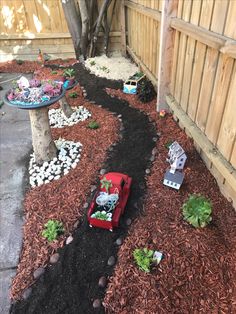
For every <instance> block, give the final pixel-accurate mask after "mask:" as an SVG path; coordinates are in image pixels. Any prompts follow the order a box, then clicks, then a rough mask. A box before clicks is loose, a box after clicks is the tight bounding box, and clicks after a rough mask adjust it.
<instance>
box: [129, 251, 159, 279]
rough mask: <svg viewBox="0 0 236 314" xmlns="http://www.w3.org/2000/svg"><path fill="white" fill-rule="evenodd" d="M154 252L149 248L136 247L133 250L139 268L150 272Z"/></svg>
mask: <svg viewBox="0 0 236 314" xmlns="http://www.w3.org/2000/svg"><path fill="white" fill-rule="evenodd" d="M153 254H154V251H153V250H149V249H147V248H143V249H135V250H134V251H133V257H134V260H135V262H136V264H137V265H138V267H139V269H141V270H142V271H145V272H147V273H149V272H150V270H151V265H152V263H153Z"/></svg>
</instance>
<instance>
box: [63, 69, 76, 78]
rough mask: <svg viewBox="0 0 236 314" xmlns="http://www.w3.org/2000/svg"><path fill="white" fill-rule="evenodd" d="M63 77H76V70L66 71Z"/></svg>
mask: <svg viewBox="0 0 236 314" xmlns="http://www.w3.org/2000/svg"><path fill="white" fill-rule="evenodd" d="M63 76H65V77H68V78H72V77H74V76H75V70H74V69H71V68H70V69H66V70H64V71H63Z"/></svg>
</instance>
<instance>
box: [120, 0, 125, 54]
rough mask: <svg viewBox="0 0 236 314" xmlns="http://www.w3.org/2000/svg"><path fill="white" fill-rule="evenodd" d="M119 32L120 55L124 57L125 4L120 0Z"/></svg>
mask: <svg viewBox="0 0 236 314" xmlns="http://www.w3.org/2000/svg"><path fill="white" fill-rule="evenodd" d="M120 31H121V53H122V55H123V56H124V57H125V56H126V21H125V4H124V0H121V6H120Z"/></svg>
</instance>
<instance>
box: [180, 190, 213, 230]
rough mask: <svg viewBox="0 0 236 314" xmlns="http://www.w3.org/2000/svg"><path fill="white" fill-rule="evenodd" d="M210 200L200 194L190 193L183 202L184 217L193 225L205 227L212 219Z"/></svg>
mask: <svg viewBox="0 0 236 314" xmlns="http://www.w3.org/2000/svg"><path fill="white" fill-rule="evenodd" d="M211 208H212V205H211V202H210V201H208V200H207V199H206V198H205V197H204V196H202V195H194V194H193V195H190V196H189V198H188V200H187V201H186V202H185V203H184V204H183V206H182V210H183V216H184V219H185V220H186V221H187V222H189V223H190V224H191V225H193V226H194V227H196V228H198V227H201V228H203V227H205V226H206V225H207V224H209V222H210V221H211V220H212V218H211V212H212V209H211Z"/></svg>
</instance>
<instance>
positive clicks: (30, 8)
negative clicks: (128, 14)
mask: <svg viewBox="0 0 236 314" xmlns="http://www.w3.org/2000/svg"><path fill="white" fill-rule="evenodd" d="M98 3H99V5H101V3H102V0H99V2H98ZM119 12H120V2H119V1H118V2H117V4H116V7H115V14H114V16H113V20H112V26H111V33H110V51H114V50H119V48H120V20H119ZM109 17H111V8H110V10H109V12H108V18H109ZM100 35H102V34H101V33H100ZM39 48H40V49H42V51H43V52H46V53H48V54H50V55H51V56H52V57H55V58H56V57H63V58H67V57H74V56H75V54H74V49H73V44H72V40H71V36H70V33H69V31H68V28H67V23H66V20H65V18H64V13H63V9H62V5H61V0H0V61H5V60H11V59H28V60H36V56H37V54H38V49H39Z"/></svg>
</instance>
